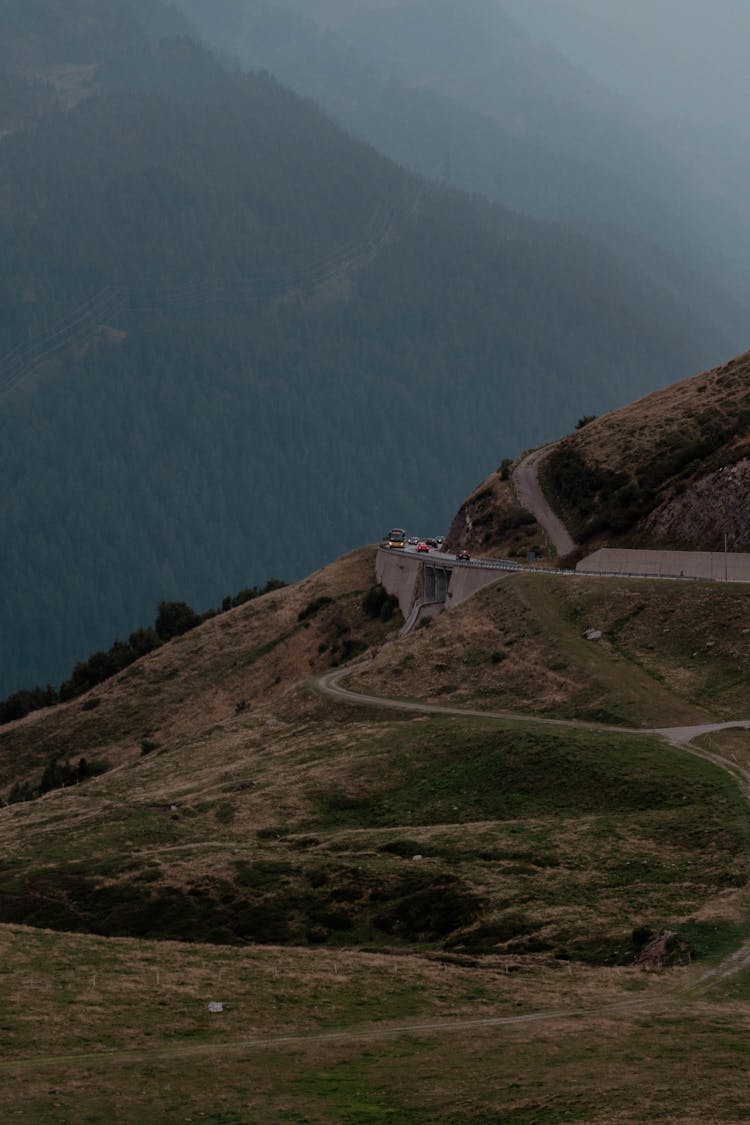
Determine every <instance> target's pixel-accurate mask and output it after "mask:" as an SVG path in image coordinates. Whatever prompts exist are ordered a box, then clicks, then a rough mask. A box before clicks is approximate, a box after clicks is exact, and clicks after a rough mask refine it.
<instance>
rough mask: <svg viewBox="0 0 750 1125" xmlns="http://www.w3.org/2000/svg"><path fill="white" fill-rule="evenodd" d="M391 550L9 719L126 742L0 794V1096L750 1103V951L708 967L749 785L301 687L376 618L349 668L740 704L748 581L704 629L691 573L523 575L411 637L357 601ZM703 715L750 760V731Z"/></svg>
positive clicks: (714, 708)
mask: <svg viewBox="0 0 750 1125" xmlns="http://www.w3.org/2000/svg"><path fill="white" fill-rule="evenodd" d="M371 566H372V553H371V552H358V553H356V554H355V555H353V556H349V557H347V558H346V559H344V560H341V562H340V563H338V564H336V565H335V566H334V567H332V568H328V569H327V570H326V571H322V572H320V573H319V574H318V575H315V576H312V578H311V579H309V580H307V582H306V583H303V584H300V585H299V586H297V587H293V588H290V589H288V590H282V591H276V592H274V593H273V594H272V595H268V597H267V598H261V599H259V600H258V602H255V603H250V604H249V606H243V607H240V608H239V609H238V610H235V611H232V613H230V614H227V615H226V616H224V617H222V618H217V619H215V620H214V621H212V622H208V623H207V624H206V625H205V626H203V627H202V628H201V629H199V630H197V631H196V632H195V633H194V634H189V635H188V636H186V637H184V638H181V639H180V640H179V641H177V642H175V643H173V644H170V645H167V646H165V648H164V649H163V650H160V651H159V652H158V653H155V654H153V655H152V656H150V657H148V658H146V659H145V660H144V661H142V662H141V663H139V664H138V665H136V666H134V667H133V668H131V669H129V670H128V671H127V672H125V673H124V674H123V675H122V676H120V677H118V678H117V679H116V680H114V681H112V682H110V683H108V684H105V685H102V687H101V688H98V689H96V692H95V693H94V698H97V699H99V700H100V702H99V704H98V705H97V706H95V707H90V706H89V707H87V708H86V709H85V710H84V709H83V706H82V704H83V702H85V701H76V702H75V703H74V704H71V705H68V706H66V707H61V708H56V709H54V710H51V711H50V712H48V713H41V714H39V715H36V716H31V717H29V719H27V720H25V721H23V722H21V723H19V724H16V725H14V726H13V727H10V728H8V729H7V730H6V731H4V732H3V733H2V735H0V758H1V760H2V770H3V777H4V778H5V781H6V783H7V784H10V783H11V782H12V781H13V780H15V779H18V778H19V777H23V778H26V777H29V776H33V774H34V771H36V770H38V769H39V768H40V767H41V766H43V764H44V762H45V761H46V760H48V757H49V755H50V753H58V754H62V755H70V756H73V755H77V754H78V753H79V752H84V751H85V752H86V753H87V754H90V755H91V756H92V757H93V756H96V757H102V758H105V759H107V760H108V761H109V762H110V764H111V766H112V767H113V768H111V769H110V770H109V772H107V773H105V774H103V775H102V776H100V777H98V778H96V779H92V780H90V781H88V782H86V783H85V784H81V785H79V786H74V787H71V788H68V789H63V790H58V791H55V792H52V793H49V794H48V795H47V796H45V797H44V798H42V799H39V800H36V801H30V802H25V803H20V804H15V805H12V806H10V807H6V808H3V809H0V857H1V858H0V922H2V925H0V979H1V980H2V987H3V998H4V1005H3V1011H2V1013H0V1026H1V1027H2V1037H3V1046H4V1052H3V1059H2V1060H0V1073H1V1074H2V1081H0V1115H2V1120H4V1121H5V1120H8V1121H18V1122H29V1123H31V1122H33V1123H35V1125H36V1123H37V1122H42V1123H44V1122H50V1123H55V1125H57V1123H61V1122H71V1123H73V1122H75V1123H76V1125H78V1122H82V1121H83V1122H91V1123H99V1122H102V1123H104V1122H109V1121H112V1120H117V1121H123V1122H127V1123H131V1122H132V1123H134V1125H135V1123H138V1125H141V1123H142V1125H147V1123H149V1125H150V1123H152V1122H165V1123H170V1122H182V1121H186V1122H187V1121H208V1122H214V1125H272V1123H273V1125H276V1123H279V1125H280V1123H289V1122H298V1123H307V1122H309V1123H311V1125H312V1123H318V1122H321V1123H322V1122H342V1123H348V1125H380V1123H382V1122H394V1123H401V1122H406V1123H409V1122H414V1123H416V1125H422V1123H426V1122H435V1121H440V1122H441V1123H442V1122H449V1123H450V1122H464V1121H466V1122H469V1121H470V1122H480V1123H481V1122H486V1123H490V1122H493V1123H494V1122H518V1123H523V1122H526V1123H532V1122H533V1123H536V1122H540V1123H544V1122H566V1121H583V1122H599V1121H601V1122H610V1121H643V1120H665V1121H672V1120H673V1121H680V1122H686V1121H696V1122H701V1123H704V1122H709V1121H714V1120H716V1121H738V1120H744V1119H747V1118H746V1117H743V1112H744V1110H743V1108H742V1107H743V1104H744V1103H743V1098H744V1066H743V1055H742V1050H743V1044H744V1040H745V1038H746V1035H747V1030H748V1029H747V1022H748V1019H747V1009H746V1002H747V999H748V995H750V975H748V973H747V972H744V971H743V972H737V973H734V974H733V975H731V976H728V975H726V974H725V973H724V972H723V970H721V971H720V969H719V966H721V965H722V964H723V959H724V958H726V957H727V956H728V955H731V954H732V953H733V951H735V950H737V949H738V948H740V947H741V946H742V945H743V942H745V941H746V939H747V937H748V934H749V933H750V924H749V919H750V915H749V914H748V905H749V900H748V895H747V882H748V876H749V875H750V867H749V865H748V843H749V842H750V813H749V812H748V806H747V803H746V800H745V797H744V795H743V794H741V793H740V791H739V789H738V787H737V784H736V782H735V781H734V780H733V779H732V778H731V777H730V776H729V775H728V774H727V773H726V772H724V771H723V770H721V769H720V768H718V766H717V765H716V764H714V763H711V762H709V761H706V760H703V759H701V758H700V757H696V756H693V755H690V754H686V753H685V752H684V751H682V750H680V749H677V748H673V747H669V746H668V745H667V744H666V743H664V742H663V741H661V740H659V739H657V738H654V737H651V736H648V735H645V734H643V733H639V732H638V731H637V730H634V729H631V730H626V729H624V730H622V731H621V732H617V731H611V730H603V729H598V728H597V727H596V726H591V725H589V726H586V725H582V726H581V727H578V728H576V727H571V728H564V727H554V726H544V725H540V724H537V723H534V722H533V721H531V722H529V721H525V722H521V721H516V720H513V719H512V718H507V719H498V718H492V717H489V716H488V717H480V718H473V719H472V718H468V717H460V716H456V717H447V716H425V715H408V714H397V713H394V712H388V711H385V710H383V709H380V708H378V707H376V706H372V707H357V708H354V707H351V706H349V705H347V704H344V703H336V702H334V701H332V700H330V699H328V698H323V697H321V696H320V695H319V694H318V693H317V692H316V691H315V690H314V689H313V686H312V684H311V682H310V681H311V678H312V677H314V676H315V675H318V674H320V673H322V672H323V671H325V670H326V669H327V668H330V667H331V666H332V665H335V664H337V663H339V662H340V661H342V660H345V659H346V657H347V655H349V654H352V653H355V652H356V651H357V650H358V647H359V646H360V645H363V644H367V645H369V646H372V647H373V648H374V649H377V656H376V657H375V658H374V659H373V660H371V661H370V662H369V665H368V668H367V673H366V675H365V674H364V673H356V674H355V675H354V676H353V677H352V680H353V682H355V681H357V680H358V681H360V682H361V684H362V685H363V686H365V685H366V686H368V687H370V688H371V689H373V690H375V691H377V692H380V693H381V694H383V695H399V694H400V695H403V696H413V697H415V698H425V699H435V700H437V701H440V702H448V703H450V702H452V701H453V700H456V701H457V702H459V703H471V704H472V705H477V704H479V705H480V706H482V707H486V708H487V709H488V710H489V709H493V708H496V709H500V708H504V707H507V709H508V710H511V709H512V710H515V711H521V710H526V711H527V713H528V714H529V715H531V714H533V712H534V711H538V712H540V713H546V714H568V715H569V716H571V717H572V718H576V717H579V718H580V717H582V718H585V719H587V720H592V719H596V718H599V719H601V718H609V719H610V720H612V719H614V718H618V719H620V720H621V721H622V722H626V723H629V724H631V725H632V726H633V727H636V726H638V725H641V726H645V725H649V724H652V723H657V722H665V723H666V722H677V721H696V722H699V721H701V720H702V719H704V718H706V717H708V716H711V715H713V714H718V715H721V714H722V713H731V711H732V709H733V708H735V707H736V706H738V705H739V702H740V700H741V699H742V698H744V696H743V690H742V689H743V683H744V684H746V674H745V680H744V681H743V679H742V675H743V672H742V669H743V668H745V669H746V668H747V665H746V663H744V661H745V655H744V654H745V651H746V650H745V648H743V647H742V646H743V644H746V638H745V637H744V634H743V633H742V627H741V621H740V620H739V619H738V617H737V609H738V607H737V605H736V604H735V602H734V601H733V600H732V598H733V597H734V593H735V592H733V591H731V590H720V589H718V588H712V597H711V598H707V600H706V601H705V602H704V603H701V606H700V612H699V616H698V618H697V620H694V622H693V627H692V632H691V626H690V620H689V607H688V606H687V604H686V603H685V602H684V601H682V600H681V594H682V591H681V589H680V588H678V587H669V586H668V584H659V585H656V584H653V585H652V584H649V583H643V584H637V585H636V584H629V583H623V584H615V583H606V582H603V583H593V582H590V581H589V582H586V581H584V582H581V583H578V582H576V583H565V582H561V581H559V580H557V579H554V578H550V577H548V578H545V579H540V578H537V577H536V576H529V577H528V578H527V577H516V578H513V579H511V580H509V581H505V582H503V583H501V584H500V585H499V586H498V587H495V588H491V589H488V590H485V591H482V592H481V593H480V594H479V595H478V596H477V597H476V598H474V599H472V600H471V601H470V602H468V603H466V605H465V606H463V607H461V609H459V610H457V611H454V612H453V613H452V614H447V615H444V616H443V617H442V618H440V619H438V621H437V622H436V623H435V624H434V625H433V626H431V627H430V628H429V629H426V630H420V631H418V632H417V633H416V634H414V635H412V636H411V637H408V638H404V639H398V638H397V636H396V625H397V622H395V621H390V622H383V621H381V620H380V619H378V618H372V617H369V616H368V615H367V613H366V612H364V610H363V607H362V601H363V597H364V594H365V593H366V592H367V590H368V589H369V588H370V587H371V585H372V581H373V579H372V571H371ZM714 595H715V596H714ZM694 616H695V615H694ZM722 622H724V623H725V625H726V627H725V628H724V629H723V630H721V631H720V629H719V626H720V624H721V623H722ZM589 626H591V627H597V628H600V629H602V632H603V638H602V641H600V642H589V641H586V640H585V639H584V638H583V636H582V633H583V630H584V629H585V628H588V627H589ZM709 641H713V643H711V644H709ZM694 652H697V653H699V654H700V659H699V658H696V657H693V655H692V654H693V653H694ZM496 653H498V654H500V656H499V657H498V659H495V654H496ZM146 736H147V737H148V739H149V743H151V742H153V743H155V745H154V746H151V747H150V749H149V750H148V752H146V753H144V752H143V749H142V746H141V742H142V739H143V738H144V737H146ZM704 741H705V749H706V750H707V751H709V752H710V753H712V754H714V755H719V756H720V757H724V758H725V759H726V760H727V761H728V762H729V763H735V762H736V763H737V764H740V765H747V761H748V758H750V743H748V740H747V736H746V733H739V732H728V733H725V734H721V735H715V736H710V737H708V738H707V739H706V740H704ZM665 930H669V931H673V932H675V933H676V934H677V935H678V937H677V939H676V940H675V942H674V943H673V944H672V945H670V947H669V948H670V951H671V952H669V955H668V956H667V958H666V962H665V965H669V967H664V968H662V969H661V970H660V971H649V972H646V971H644V970H643V969H642V968H639V967H638V959H639V957H642V956H643V953H644V949H645V948H646V946H647V945H648V942H649V940H650V937H651V936H654V935H659V934H661V933H662V932H663V931H665ZM157 939H158V940H157ZM712 973H715V974H716V975H715V976H713V977H712V976H711V975H710V974H712ZM706 974H709V976H708V978H706V979H705V980H703V978H704V977H705V975H706ZM725 976H726V979H725ZM701 980H703V983H702V984H701V983H700V982H701ZM211 1001H221V1002H223V1004H224V1005H225V1007H224V1011H223V1012H220V1013H211V1012H209V1011H208V1004H209V1003H210V1002H211ZM545 1013H546V1014H545ZM518 1017H523V1018H524V1021H523V1022H519V1019H518ZM488 1021H489V1022H488Z"/></svg>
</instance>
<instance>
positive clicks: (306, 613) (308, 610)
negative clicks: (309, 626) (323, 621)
mask: <svg viewBox="0 0 750 1125" xmlns="http://www.w3.org/2000/svg"><path fill="white" fill-rule="evenodd" d="M332 601H333V598H329V597H328V595H327V594H321V596H320V597H319V598H313V600H312V601H311V602H308V603H307V605H306V606H305V608H304V609H301V610H300V611H299V613H298V614H297V620H298V621H307V620H308V618H310V617H314V616H315V614H316V613H318V612H319V611H320V610H321V609H323V607H324V606H327V605H330V604H331V602H332Z"/></svg>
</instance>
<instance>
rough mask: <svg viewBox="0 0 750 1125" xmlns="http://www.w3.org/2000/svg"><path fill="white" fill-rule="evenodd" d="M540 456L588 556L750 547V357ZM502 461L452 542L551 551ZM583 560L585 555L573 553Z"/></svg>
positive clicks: (489, 551)
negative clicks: (617, 549)
mask: <svg viewBox="0 0 750 1125" xmlns="http://www.w3.org/2000/svg"><path fill="white" fill-rule="evenodd" d="M582 422H583V423H584V424H582V425H579V428H577V429H576V430H575V431H574V432H573V433H571V434H569V435H568V436H567V437H565V438H563V440H562V441H560V442H558V444H557V445H556V446H555V447H554V449H553V450H552V452H551V453H550V454H549V456H547V457H546V458H545V459H544V460H543V461H542V462H541V463H540V470H539V476H540V480H541V482H542V485H543V487H544V491H545V493H546V495H547V498H548V499H549V500H550V502H551V503H552V506H553V508H554V509H555V510H556V511H557V512H558V514H559V515H560V516H561V517H562V519H563V521H564V523H565V524H566V526H567V527H568V529H569V530H570V532H571V534H572V535H573V537H574V539H575V540H576V541H577V542H579V543H580V544H582V547H583V550H584V553H588V552H589V551H591V550H593V549H595V548H596V547H600V546H607V545H620V546H629V547H667V548H670V547H671V548H676V549H681V550H707V551H712V550H714V551H715V550H723V548H724V536H725V535H726V536H727V546H728V547H729V549H730V550H735V551H747V550H750V502H749V501H748V496H750V353H748V354H745V355H741V356H738V357H737V358H736V359H733V360H731V361H730V362H729V363H725V364H722V366H720V367H717V368H714V369H712V370H710V371H706V372H704V373H702V374H700V375H695V376H693V377H691V378H689V379H684V380H681V381H680V382H678V383H674V384H672V385H671V386H669V387H666V388H664V389H663V390H660V391H656V392H654V393H653V394H650V395H646V396H645V397H644V398H641V399H638V400H637V401H636V402H633V403H631V404H629V405H628V406H625V407H622V408H620V409H617V410H612V411H610V412H609V413H607V414H602V415H601V416H599V417H591V416H589V417H588V418H584V419H582ZM512 469H513V464H512V463H511V461H510V459H508V460H506V461H503V463H502V465H501V466H500V468H499V469H498V470H497V471H496V472H494V473H492V474H491V475H490V476H489V477H488V478H487V479H486V480H485V481H483V483H482V484H481V485H479V486H478V487H477V488H476V489H475V490H474V492H473V493H471V495H470V496H469V497H468V498H467V499H466V500H465V501H464V503H463V504H462V505H461V507H460V508H459V510H458V513H457V515H456V517H455V519H454V521H453V524H452V526H451V529H450V534H449V536H448V538H447V543H448V546H449V549H458V548H459V547H467V548H468V549H469V550H471V551H473V552H475V553H477V554H479V555H500V556H507V557H510V558H514V557H518V556H524V555H525V554H526V551H527V550H529V549H534V550H536V551H537V553H539V554H540V555H541V556H542V557H544V556H545V555H546V554H548V553H549V551H548V548H547V544H546V541H545V536H544V533H543V532H542V530H541V529H540V528H539V527H537V525H536V524H535V522H534V520H533V517H531V516H530V515H529V513H528V512H526V511H525V509H523V508H522V507H521V506H520V505H519V503H518V501H517V499H516V497H515V494H514V491H513V483H512ZM571 561H574V560H571Z"/></svg>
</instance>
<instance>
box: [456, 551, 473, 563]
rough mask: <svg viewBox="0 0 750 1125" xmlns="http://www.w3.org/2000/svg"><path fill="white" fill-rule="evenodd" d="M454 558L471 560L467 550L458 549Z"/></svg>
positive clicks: (465, 560)
mask: <svg viewBox="0 0 750 1125" xmlns="http://www.w3.org/2000/svg"><path fill="white" fill-rule="evenodd" d="M456 558H457V559H458V561H459V562H469V561H470V560H471V555H470V554H469V552H468V551H459V552H458V554H457V555H456Z"/></svg>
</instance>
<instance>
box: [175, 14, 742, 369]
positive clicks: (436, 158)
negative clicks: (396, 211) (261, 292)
mask: <svg viewBox="0 0 750 1125" xmlns="http://www.w3.org/2000/svg"><path fill="white" fill-rule="evenodd" d="M181 7H182V8H183V10H184V11H185V12H186V13H187V14H188V15H189V17H190V18H191V19H192V20H193V22H194V23H195V25H196V27H198V28H199V29H200V31H201V32H202V34H203V35H204V36H206V37H207V39H208V40H209V41H211V42H214V43H216V44H219V45H220V46H221V47H222V48H223V49H225V50H227V51H230V52H232V53H233V54H234V55H236V56H237V57H239V58H240V59H241V60H242V61H243V63H244V64H245V65H247V66H250V67H263V68H267V69H268V70H270V71H271V72H272V73H274V74H276V75H277V76H278V77H280V78H281V80H282V81H284V82H286V83H288V84H289V85H290V86H292V87H293V88H294V89H296V90H298V91H300V92H302V93H305V94H307V95H309V96H312V97H314V98H315V99H316V100H318V101H319V102H320V103H321V104H322V105H323V106H324V107H325V108H326V110H327V112H329V113H331V114H332V115H333V116H334V117H335V118H336V120H338V121H340V122H341V123H342V124H343V125H344V126H345V127H346V128H349V129H351V130H352V131H353V132H355V133H356V134H357V135H359V136H361V137H364V138H366V139H367V140H369V141H370V142H371V143H372V144H374V145H375V146H376V147H377V148H378V149H379V150H380V151H382V152H385V153H386V154H388V155H389V156H391V157H392V158H394V159H396V160H399V161H401V162H403V163H406V164H407V165H409V166H414V167H416V168H418V169H419V170H420V171H421V172H422V173H424V174H427V175H431V176H435V175H436V174H437V172H438V169H442V171H443V174H447V175H448V176H449V178H450V179H451V182H453V183H454V184H455V185H456V186H459V187H461V188H463V189H466V190H469V191H481V192H483V193H484V194H486V195H487V196H488V197H490V198H492V199H495V200H497V201H499V202H501V203H503V204H505V205H506V206H510V207H512V208H514V209H517V210H520V211H523V212H525V213H528V214H531V215H534V216H536V217H539V218H543V219H553V220H555V221H562V222H565V223H569V224H572V225H574V226H576V227H577V229H579V230H582V231H583V232H585V233H587V234H593V235H594V236H595V237H596V238H598V239H601V240H602V241H603V242H604V243H605V244H607V245H608V246H609V247H610V248H611V249H612V250H614V251H615V252H616V253H617V255H618V256H620V257H621V258H623V259H625V260H626V261H628V262H629V263H631V265H635V266H636V267H637V268H638V270H639V271H640V273H641V274H645V275H647V276H649V277H650V278H652V279H654V280H656V281H658V282H661V283H662V284H668V285H669V286H670V287H672V288H673V289H674V291H675V293H676V294H678V295H679V298H680V299H681V300H682V301H684V302H685V303H686V304H688V305H689V306H690V307H691V308H692V309H693V313H694V315H695V316H697V317H698V318H700V319H704V320H706V321H707V323H708V324H710V325H711V328H710V331H715V332H717V335H716V336H715V339H716V352H731V351H733V350H737V349H738V348H740V347H742V346H743V345H744V343H745V341H744V336H743V333H744V318H743V312H742V307H743V306H744V304H745V303H746V293H747V285H746V281H747V276H748V274H747V263H748V260H750V255H749V254H748V250H747V247H748V238H747V232H746V226H745V225H743V223H742V221H741V215H740V214H739V213H735V211H736V209H734V210H733V212H732V213H731V214H729V213H727V214H725V212H726V211H727V208H726V200H725V198H724V192H723V189H722V186H721V183H717V181H716V178H715V177H713V178H712V177H710V176H696V174H695V172H696V167H693V168H692V170H691V171H690V172H689V174H686V167H685V162H684V161H682V160H681V159H677V156H678V155H679V154H678V152H677V146H675V145H674V144H673V141H674V138H673V137H672V136H671V135H670V134H669V133H668V131H666V132H665V130H663V129H661V127H660V126H659V125H658V124H657V123H656V122H653V121H649V120H648V119H647V118H645V117H644V116H643V115H642V114H640V113H636V112H634V111H633V110H632V109H631V108H629V107H628V104H627V102H626V101H625V100H624V99H621V98H618V97H616V96H615V95H613V94H612V93H611V92H609V91H608V90H607V89H606V87H605V86H603V85H601V84H597V83H595V82H594V81H592V80H591V79H590V78H589V77H587V75H586V74H584V73H583V71H582V70H581V69H580V67H576V66H572V65H571V64H570V62H569V61H567V60H566V59H565V58H564V57H563V56H562V55H561V54H559V53H556V52H555V51H553V50H552V49H551V48H549V47H546V46H544V45H543V44H540V43H539V42H535V41H534V40H533V39H532V37H531V36H530V35H529V34H528V32H526V31H525V30H524V27H523V26H522V23H521V21H514V20H512V19H511V18H510V17H509V16H508V15H507V14H506V13H505V11H504V10H503V9H502V8H501V6H500V5H499V4H498V3H495V2H494V0H483V2H482V3H479V4H472V5H471V6H470V8H469V9H467V10H464V9H459V8H457V7H456V5H454V4H451V3H446V2H443V0H419V2H411V3H400V4H398V5H373V4H368V3H364V4H353V5H347V6H346V7H345V8H344V6H338V5H330V4H326V3H324V2H322V0H315V2H313V3H305V4H304V5H302V4H301V3H295V2H294V0H279V2H272V3H269V2H268V0H218V3H212V4H207V3H206V2H205V0H181ZM316 21H317V22H316ZM701 151H703V152H704V158H703V159H704V163H705V164H706V165H707V166H710V158H709V155H708V154H707V153H705V148H703V149H702V150H701ZM694 164H695V165H696V166H697V161H696V162H694ZM722 182H723V179H722Z"/></svg>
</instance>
